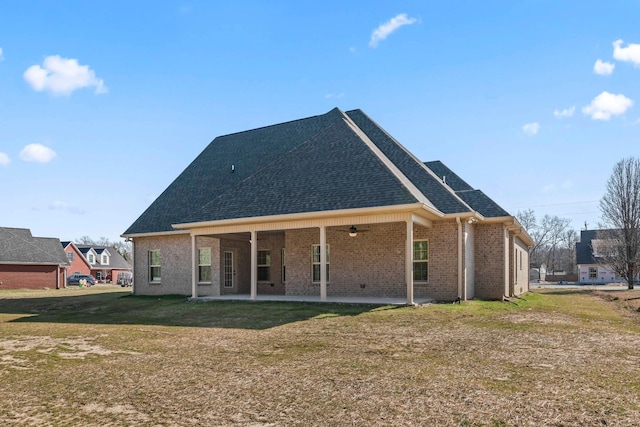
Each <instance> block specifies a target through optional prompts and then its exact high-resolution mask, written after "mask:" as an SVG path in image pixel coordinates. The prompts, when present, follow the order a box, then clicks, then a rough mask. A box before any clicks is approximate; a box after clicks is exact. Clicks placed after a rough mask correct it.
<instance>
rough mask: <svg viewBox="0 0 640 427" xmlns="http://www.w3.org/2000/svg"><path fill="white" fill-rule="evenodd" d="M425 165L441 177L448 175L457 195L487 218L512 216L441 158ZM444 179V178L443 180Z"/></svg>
mask: <svg viewBox="0 0 640 427" xmlns="http://www.w3.org/2000/svg"><path fill="white" fill-rule="evenodd" d="M425 165H426V166H427V167H428V168H429V169H431V170H432V171H433V173H435V174H436V175H437V176H439V177H446V185H448V186H449V187H450V188H451V189H452V190H453V191H455V193H456V195H457V196H458V197H460V198H461V199H462V200H464V202H465V203H466V204H467V205H469V206H470V207H471V209H473V210H474V211H476V212H478V213H479V214H480V215H482V216H484V217H485V218H499V217H504V216H510V214H509V212H507V211H506V210H504V209H502V207H501V206H500V205H498V204H497V203H496V202H495V201H493V199H491V198H490V197H489V196H487V195H486V194H484V193H483V192H482V191H481V190H475V189H474V188H473V187H471V186H470V185H469V184H467V182H466V181H465V180H463V179H462V178H460V177H459V176H458V175H457V174H456V173H454V172H453V171H452V170H451V169H449V168H448V167H447V166H446V165H445V164H444V163H442V162H441V161H439V160H435V161H432V162H425ZM443 181H444V180H443Z"/></svg>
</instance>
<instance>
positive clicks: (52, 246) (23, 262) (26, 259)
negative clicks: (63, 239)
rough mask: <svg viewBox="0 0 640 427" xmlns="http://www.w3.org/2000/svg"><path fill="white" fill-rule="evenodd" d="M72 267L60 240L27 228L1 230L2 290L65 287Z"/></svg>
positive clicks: (0, 283) (0, 267)
mask: <svg viewBox="0 0 640 427" xmlns="http://www.w3.org/2000/svg"><path fill="white" fill-rule="evenodd" d="M68 266H69V263H68V262H67V257H66V255H65V253H64V251H63V250H62V247H61V245H60V240H59V239H56V238H47V237H33V236H32V235H31V231H30V230H29V229H27V228H9V227H0V289H23V288H24V289H42V288H53V289H59V288H62V287H65V278H66V269H67V267H68Z"/></svg>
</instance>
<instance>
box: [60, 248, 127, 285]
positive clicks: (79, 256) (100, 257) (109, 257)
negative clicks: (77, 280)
mask: <svg viewBox="0 0 640 427" xmlns="http://www.w3.org/2000/svg"><path fill="white" fill-rule="evenodd" d="M62 247H63V249H64V252H65V253H66V255H67V258H68V260H69V263H70V267H69V272H71V273H72V274H73V273H79V274H90V275H92V276H93V277H95V278H96V280H98V281H101V282H110V283H116V282H117V280H118V277H121V276H122V275H123V274H130V273H131V271H132V267H131V264H130V263H129V262H128V261H127V260H126V259H124V258H123V257H122V255H120V253H118V251H117V250H116V249H115V248H113V247H107V246H100V245H81V244H76V243H73V242H68V241H67V242H62Z"/></svg>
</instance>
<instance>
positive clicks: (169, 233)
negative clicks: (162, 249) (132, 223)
mask: <svg viewBox="0 0 640 427" xmlns="http://www.w3.org/2000/svg"><path fill="white" fill-rule="evenodd" d="M179 234H189V232H188V231H184V230H171V231H152V232H148V233H127V234H121V235H120V237H122V238H123V239H133V238H135V237H155V236H172V235H174V236H175V235H179Z"/></svg>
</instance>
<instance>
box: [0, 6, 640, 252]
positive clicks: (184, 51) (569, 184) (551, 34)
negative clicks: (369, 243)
mask: <svg viewBox="0 0 640 427" xmlns="http://www.w3.org/2000/svg"><path fill="white" fill-rule="evenodd" d="M638 22H640V3H639V2H637V1H618V2H606V3H604V2H591V1H544V0H538V1H491V2H476V1H457V2H436V1H402V0H401V1H348V2H345V1H334V0H324V1H322V2H307V1H304V2H303V1H299V0H298V1H278V0H270V1H244V0H237V1H233V2H211V1H171V0H165V1H160V2H158V1H119V0H109V1H103V0H95V1H91V2H89V1H65V0H61V1H56V2H51V1H35V0H24V1H20V0H7V1H2V2H0V226H4V227H21V228H29V229H31V232H32V234H33V235H34V236H39V237H58V238H60V239H61V240H76V239H78V238H80V237H82V236H89V237H91V238H93V239H96V240H97V239H99V238H101V237H105V238H108V239H110V240H112V241H119V240H121V237H120V235H121V234H122V233H123V232H124V231H125V230H126V229H127V228H128V227H129V226H130V225H131V224H132V223H133V222H134V221H135V220H136V219H137V218H138V216H139V215H140V214H141V213H142V212H143V211H144V210H145V209H146V208H147V207H148V206H149V205H150V204H151V203H152V202H153V200H155V198H156V197H157V196H158V195H160V193H161V192H162V191H163V190H164V189H165V188H166V187H167V186H168V185H169V184H170V183H171V182H172V181H173V180H174V179H175V178H176V177H177V176H178V175H179V174H180V173H181V172H182V171H183V170H184V169H185V168H186V167H187V166H188V165H189V163H190V162H191V161H192V160H193V159H195V157H196V156H197V155H198V154H199V153H200V152H201V151H202V150H203V149H204V148H205V147H206V146H207V145H208V144H209V142H210V141H212V140H213V139H214V138H215V137H217V136H220V135H225V134H229V133H234V132H239V131H243V130H248V129H254V128H257V127H261V126H267V125H271V124H275V123H281V122H285V121H290V120H295V119H299V118H303V117H308V116H313V115H318V114H323V113H326V112H327V111H329V110H331V109H332V108H334V107H338V108H340V109H341V110H343V111H347V110H350V109H354V108H360V109H362V110H363V111H364V112H365V113H367V114H368V115H369V116H370V117H371V118H372V119H373V120H375V121H376V122H377V123H378V124H380V125H381V126H382V127H383V128H385V129H386V130H387V131H388V132H389V133H390V134H391V135H393V136H394V137H395V138H396V139H397V140H398V141H399V142H400V143H401V144H403V145H404V146H405V147H407V148H408V149H409V150H410V151H411V152H412V153H414V154H415V155H416V156H417V157H418V158H420V159H421V160H424V161H431V160H440V161H442V162H443V163H445V164H446V165H447V166H449V167H450V168H451V169H452V170H454V171H455V172H456V173H457V174H458V175H459V176H461V177H462V178H463V179H464V180H466V181H467V182H468V183H469V184H470V185H472V186H473V187H474V188H478V189H481V190H482V191H484V192H485V193H486V194H487V195H489V196H490V197H491V198H493V199H494V200H495V201H496V202H497V203H498V204H500V205H501V206H502V207H503V208H505V209H506V210H507V211H509V212H510V213H511V214H516V213H517V212H518V211H522V210H525V209H533V210H534V211H535V213H536V215H537V216H538V217H541V216H543V215H546V214H548V215H557V216H560V217H562V218H567V219H569V220H570V221H571V225H572V227H573V228H574V229H576V230H580V229H582V228H584V226H585V222H586V223H587V227H588V228H596V227H597V225H598V222H599V221H600V213H599V208H598V202H599V200H600V199H601V197H602V196H603V194H604V190H605V186H606V181H607V179H608V177H609V176H610V174H611V171H612V169H613V167H614V165H615V164H616V163H617V162H618V161H620V160H621V159H622V158H625V157H629V156H634V157H638V156H640V138H639V136H640V105H638V103H640V25H638Z"/></svg>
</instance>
